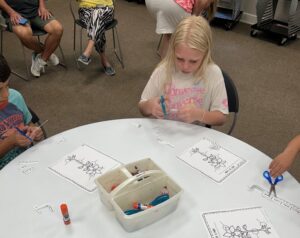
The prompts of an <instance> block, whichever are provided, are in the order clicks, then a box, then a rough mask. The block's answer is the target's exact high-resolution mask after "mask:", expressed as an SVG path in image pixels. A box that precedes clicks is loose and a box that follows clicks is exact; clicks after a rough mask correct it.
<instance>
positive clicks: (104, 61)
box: [100, 52, 111, 67]
mask: <svg viewBox="0 0 300 238" xmlns="http://www.w3.org/2000/svg"><path fill="white" fill-rule="evenodd" d="M100 58H101V63H102V65H103V66H104V67H110V66H111V65H110V63H109V61H108V58H107V56H106V54H105V52H103V53H100Z"/></svg>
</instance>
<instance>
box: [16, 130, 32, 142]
mask: <svg viewBox="0 0 300 238" xmlns="http://www.w3.org/2000/svg"><path fill="white" fill-rule="evenodd" d="M14 128H15V129H16V130H17V131H18V132H19V133H20V134H21V135H22V136H25V137H26V138H27V139H28V140H30V141H31V142H33V140H32V139H31V138H30V137H29V136H28V135H26V133H25V132H24V131H22V130H21V129H20V128H18V127H16V126H14Z"/></svg>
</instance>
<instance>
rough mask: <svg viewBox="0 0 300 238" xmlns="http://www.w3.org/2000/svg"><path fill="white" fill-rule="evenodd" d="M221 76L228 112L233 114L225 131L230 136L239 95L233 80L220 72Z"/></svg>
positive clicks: (237, 107) (237, 109) (237, 108)
mask: <svg viewBox="0 0 300 238" xmlns="http://www.w3.org/2000/svg"><path fill="white" fill-rule="evenodd" d="M222 74H223V77H224V83H225V88H226V92H227V99H228V111H229V113H233V119H232V122H231V125H230V127H229V130H228V131H227V134H228V135H231V133H232V131H233V129H234V127H235V124H236V120H237V114H238V112H239V95H238V92H237V89H236V86H235V85H234V82H233V80H232V79H231V78H230V76H229V75H228V74H227V73H226V72H224V71H223V70H222ZM206 127H208V128H211V126H210V125H206Z"/></svg>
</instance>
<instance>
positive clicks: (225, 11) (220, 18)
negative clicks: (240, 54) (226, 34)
mask: <svg viewBox="0 0 300 238" xmlns="http://www.w3.org/2000/svg"><path fill="white" fill-rule="evenodd" d="M242 1H243V0H219V3H218V8H217V12H216V14H215V17H214V20H213V21H214V22H215V23H222V24H224V26H225V29H226V30H231V29H232V28H233V27H234V25H235V24H236V23H238V22H239V20H240V18H241V16H242V13H243V12H242V11H241V5H242Z"/></svg>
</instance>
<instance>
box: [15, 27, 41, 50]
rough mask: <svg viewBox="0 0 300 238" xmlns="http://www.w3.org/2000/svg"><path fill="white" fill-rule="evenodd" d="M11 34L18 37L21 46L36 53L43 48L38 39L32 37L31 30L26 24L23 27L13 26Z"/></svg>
mask: <svg viewBox="0 0 300 238" xmlns="http://www.w3.org/2000/svg"><path fill="white" fill-rule="evenodd" d="M13 32H14V33H15V34H16V35H17V36H18V38H19V39H20V40H21V42H22V44H23V45H24V46H25V47H27V48H28V49H31V50H33V51H34V52H36V53H40V52H42V51H43V48H42V46H41V44H40V43H39V41H38V39H37V38H36V37H34V36H32V30H31V27H30V26H29V25H28V24H26V25H25V26H21V25H17V26H13Z"/></svg>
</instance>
